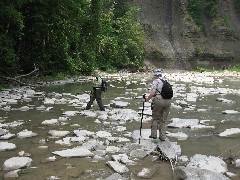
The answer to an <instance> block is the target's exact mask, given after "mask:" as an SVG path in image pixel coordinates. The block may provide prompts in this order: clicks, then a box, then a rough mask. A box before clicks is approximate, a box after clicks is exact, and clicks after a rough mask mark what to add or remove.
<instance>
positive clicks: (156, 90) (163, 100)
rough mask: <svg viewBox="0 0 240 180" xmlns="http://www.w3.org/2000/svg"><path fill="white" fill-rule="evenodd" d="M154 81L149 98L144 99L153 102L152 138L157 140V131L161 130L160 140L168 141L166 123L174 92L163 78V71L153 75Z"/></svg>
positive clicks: (157, 71)
mask: <svg viewBox="0 0 240 180" xmlns="http://www.w3.org/2000/svg"><path fill="white" fill-rule="evenodd" d="M153 76H154V80H153V82H152V87H151V90H150V93H149V96H148V97H147V98H145V99H144V101H145V102H148V101H149V100H150V99H152V98H153V100H152V124H151V135H150V136H149V137H150V138H153V139H157V130H158V129H159V139H160V140H161V141H165V139H166V128H167V126H166V122H167V118H168V114H169V112H170V107H171V98H172V96H173V91H172V87H171V85H170V84H169V83H168V82H167V81H166V80H163V78H162V72H161V70H156V71H154V73H153Z"/></svg>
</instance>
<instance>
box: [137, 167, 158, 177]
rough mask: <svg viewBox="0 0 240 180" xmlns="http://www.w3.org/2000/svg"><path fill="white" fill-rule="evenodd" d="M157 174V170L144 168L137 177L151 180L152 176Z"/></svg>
mask: <svg viewBox="0 0 240 180" xmlns="http://www.w3.org/2000/svg"><path fill="white" fill-rule="evenodd" d="M155 173H156V169H155V168H143V169H142V170H141V171H140V172H139V173H138V174H137V176H138V177H140V178H143V179H151V178H152V176H153V175H154V174H155Z"/></svg>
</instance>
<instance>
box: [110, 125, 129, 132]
mask: <svg viewBox="0 0 240 180" xmlns="http://www.w3.org/2000/svg"><path fill="white" fill-rule="evenodd" d="M113 129H114V130H115V131H117V132H123V131H126V130H127V128H126V127H124V126H117V127H114V128H113Z"/></svg>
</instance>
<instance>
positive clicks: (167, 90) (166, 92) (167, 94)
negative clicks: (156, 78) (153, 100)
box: [157, 79, 173, 99]
mask: <svg viewBox="0 0 240 180" xmlns="http://www.w3.org/2000/svg"><path fill="white" fill-rule="evenodd" d="M161 81H162V82H163V87H162V91H161V93H160V94H161V96H162V98H163V99H172V97H173V89H172V85H171V84H169V82H167V81H166V80H163V79H161ZM157 91H158V90H157Z"/></svg>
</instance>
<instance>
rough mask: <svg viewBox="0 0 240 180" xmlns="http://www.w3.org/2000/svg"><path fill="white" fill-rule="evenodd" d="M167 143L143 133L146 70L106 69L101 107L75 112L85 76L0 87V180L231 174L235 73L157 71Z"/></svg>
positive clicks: (237, 127) (235, 147) (235, 170)
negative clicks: (162, 81) (166, 97)
mask: <svg viewBox="0 0 240 180" xmlns="http://www.w3.org/2000/svg"><path fill="white" fill-rule="evenodd" d="M164 75H165V77H166V78H167V79H168V80H169V82H170V83H171V84H172V85H173V89H174V98H173V100H172V109H171V114H170V116H169V122H168V134H167V136H168V140H167V141H165V142H160V141H158V140H151V139H149V138H148V136H149V133H150V121H151V110H150V103H145V111H144V119H143V129H142V136H140V133H139V127H140V119H141V116H140V114H139V113H140V112H141V109H142V102H141V96H142V94H143V93H145V92H147V90H148V88H149V87H150V82H151V75H150V74H147V73H146V74H143V73H142V74H128V73H124V74H106V75H105V77H106V79H108V82H109V90H108V91H107V92H106V93H104V95H103V96H104V98H103V101H104V104H105V106H106V111H104V112H102V111H99V110H98V106H97V105H96V104H94V106H93V107H92V109H91V110H83V108H84V107H85V106H86V103H87V101H88V100H89V90H91V83H90V81H91V80H90V79H89V78H87V77H86V78H81V79H77V80H76V79H68V80H64V81H55V82H51V83H46V82H39V83H38V84H37V85H36V86H31V87H30V86H29V87H16V88H12V89H4V90H2V91H1V92H0V156H1V158H0V167H1V169H0V179H10V178H13V179H24V180H25V179H33V178H36V177H37V179H98V180H102V179H107V180H110V179H142V178H151V179H173V178H175V179H179V178H181V179H187V178H189V179H206V178H207V179H238V178H239V177H240V169H239V167H240V163H239V162H240V152H239V151H240V144H239V137H240V106H239V96H240V89H239V82H240V74H238V73H234V72H227V71H226V72H221V73H217V72H214V73H197V72H171V73H167V72H165V74H164Z"/></svg>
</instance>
